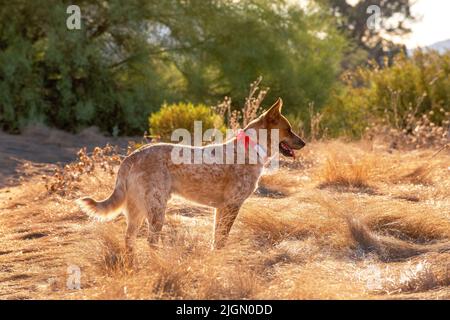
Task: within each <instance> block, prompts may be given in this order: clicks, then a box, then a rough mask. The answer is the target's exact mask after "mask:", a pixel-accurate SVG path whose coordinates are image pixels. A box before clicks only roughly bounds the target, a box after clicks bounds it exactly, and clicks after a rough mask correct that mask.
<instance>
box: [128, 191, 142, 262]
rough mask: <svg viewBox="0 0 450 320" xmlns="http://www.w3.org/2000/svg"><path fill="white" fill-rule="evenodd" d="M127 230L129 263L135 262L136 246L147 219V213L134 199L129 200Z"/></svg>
mask: <svg viewBox="0 0 450 320" xmlns="http://www.w3.org/2000/svg"><path fill="white" fill-rule="evenodd" d="M125 213H126V218H127V229H126V234H125V250H126V258H127V260H128V262H130V263H131V262H133V260H134V244H135V242H136V238H137V235H138V233H139V229H140V227H141V225H142V222H143V221H144V218H145V211H144V208H143V207H141V205H140V204H139V203H138V202H137V201H135V200H134V199H128V200H127V208H126V211H125Z"/></svg>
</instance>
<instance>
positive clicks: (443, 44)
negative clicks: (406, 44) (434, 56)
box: [408, 39, 450, 56]
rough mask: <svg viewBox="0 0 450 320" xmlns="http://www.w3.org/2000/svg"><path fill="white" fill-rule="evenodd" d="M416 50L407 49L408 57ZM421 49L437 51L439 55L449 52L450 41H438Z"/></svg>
mask: <svg viewBox="0 0 450 320" xmlns="http://www.w3.org/2000/svg"><path fill="white" fill-rule="evenodd" d="M416 49H418V48H413V49H408V55H409V56H410V55H412V53H413V52H414V50H416ZM423 49H429V50H431V49H432V50H437V51H438V52H439V53H444V52H446V51H449V50H450V39H447V40H443V41H439V42H436V43H433V44H432V45H429V46H427V47H424V48H423Z"/></svg>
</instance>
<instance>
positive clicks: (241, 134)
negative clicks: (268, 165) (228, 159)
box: [236, 129, 267, 163]
mask: <svg viewBox="0 0 450 320" xmlns="http://www.w3.org/2000/svg"><path fill="white" fill-rule="evenodd" d="M236 139H237V141H238V142H239V141H244V147H245V151H247V150H248V149H249V147H251V148H253V149H254V150H255V151H256V154H257V155H258V158H260V159H261V160H262V162H263V163H264V162H265V161H266V160H267V151H266V150H265V149H264V148H263V147H262V146H261V145H260V144H258V143H257V142H255V141H254V140H253V139H252V138H251V137H250V136H249V135H248V134H247V133H245V131H244V130H242V129H239V130H238V133H237V135H236Z"/></svg>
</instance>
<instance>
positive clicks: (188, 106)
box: [149, 103, 224, 141]
mask: <svg viewBox="0 0 450 320" xmlns="http://www.w3.org/2000/svg"><path fill="white" fill-rule="evenodd" d="M194 121H201V124H202V133H203V132H204V131H205V130H208V129H214V128H216V129H220V130H223V129H224V127H223V119H222V117H220V116H219V115H217V114H215V113H214V112H213V111H212V110H211V108H210V107H207V106H205V105H202V104H201V105H193V104H192V103H177V104H171V105H167V104H164V105H163V106H162V108H161V109H160V110H159V111H158V112H155V113H152V114H151V116H150V118H149V124H150V133H151V134H152V135H155V136H159V137H160V138H161V140H163V141H170V140H171V136H172V132H173V131H174V130H175V129H187V130H188V131H189V132H190V133H191V134H193V133H194Z"/></svg>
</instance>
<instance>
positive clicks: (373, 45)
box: [319, 0, 416, 66]
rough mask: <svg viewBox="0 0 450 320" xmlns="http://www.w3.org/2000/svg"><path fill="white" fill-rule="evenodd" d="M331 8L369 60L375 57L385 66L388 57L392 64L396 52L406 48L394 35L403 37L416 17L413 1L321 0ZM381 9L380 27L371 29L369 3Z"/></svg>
mask: <svg viewBox="0 0 450 320" xmlns="http://www.w3.org/2000/svg"><path fill="white" fill-rule="evenodd" d="M319 2H320V3H322V4H325V5H326V6H328V7H329V8H330V11H331V12H332V14H333V15H334V16H335V17H336V18H337V23H338V25H339V28H340V30H342V31H344V32H345V33H346V34H347V35H348V36H349V37H350V38H351V39H352V40H353V41H354V43H355V44H356V47H357V48H360V49H362V50H364V51H366V52H367V53H368V58H369V59H374V60H375V61H377V63H378V64H379V65H380V66H384V64H385V62H384V60H385V58H387V59H388V64H390V63H392V60H393V57H394V55H395V54H397V53H399V52H401V51H403V50H404V46H403V45H399V44H396V43H395V42H394V41H393V40H392V39H393V37H401V36H404V35H407V34H408V33H410V32H411V29H410V28H408V27H407V24H408V23H409V22H412V21H414V20H415V19H416V18H415V17H414V16H413V15H412V13H411V5H412V4H413V1H412V0H389V1H387V0H359V1H357V2H356V3H355V4H350V3H349V2H348V1H345V0H319ZM353 2H354V1H353ZM374 5H375V6H378V8H380V14H381V20H380V22H381V23H380V24H379V26H377V27H375V28H368V25H367V22H368V19H369V17H370V16H371V15H372V14H373V13H374V12H372V11H370V9H369V12H368V8H369V7H370V6H374Z"/></svg>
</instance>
